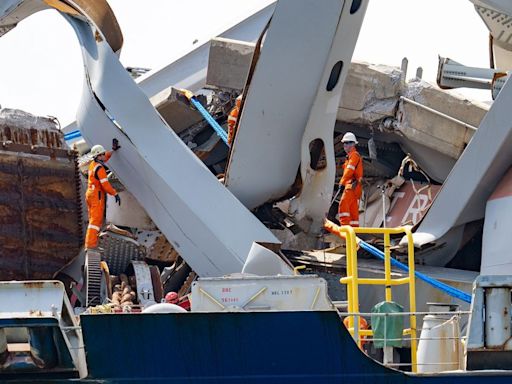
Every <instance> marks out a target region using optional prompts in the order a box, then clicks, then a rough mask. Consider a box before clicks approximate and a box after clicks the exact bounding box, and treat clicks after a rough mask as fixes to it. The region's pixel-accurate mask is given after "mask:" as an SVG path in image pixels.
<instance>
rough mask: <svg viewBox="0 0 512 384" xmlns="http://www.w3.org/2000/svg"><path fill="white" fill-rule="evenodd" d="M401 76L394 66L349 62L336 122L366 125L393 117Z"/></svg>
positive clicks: (400, 72)
mask: <svg viewBox="0 0 512 384" xmlns="http://www.w3.org/2000/svg"><path fill="white" fill-rule="evenodd" d="M401 75H402V71H400V69H398V68H395V67H389V66H386V65H372V64H368V63H356V62H353V63H352V64H351V66H350V70H349V72H348V76H347V80H345V85H344V87H343V92H342V95H341V102H340V107H339V109H338V116H337V118H338V120H341V121H345V122H351V123H370V122H373V121H378V120H382V119H383V118H384V117H386V116H394V114H395V113H394V111H395V108H396V104H397V102H398V98H399V96H400V91H401V85H400V78H401Z"/></svg>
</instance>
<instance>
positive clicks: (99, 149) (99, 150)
mask: <svg viewBox="0 0 512 384" xmlns="http://www.w3.org/2000/svg"><path fill="white" fill-rule="evenodd" d="M105 152H106V151H105V148H103V145H100V144H96V145H95V146H94V147H92V149H91V155H92V157H96V156H99V155H103V154H104V153H105Z"/></svg>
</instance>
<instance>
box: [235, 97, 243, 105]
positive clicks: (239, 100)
mask: <svg viewBox="0 0 512 384" xmlns="http://www.w3.org/2000/svg"><path fill="white" fill-rule="evenodd" d="M241 103H242V95H241V94H240V95H238V97H237V98H236V99H235V105H236V106H237V107H238V108H240V104H241Z"/></svg>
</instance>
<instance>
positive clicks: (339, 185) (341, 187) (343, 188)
mask: <svg viewBox="0 0 512 384" xmlns="http://www.w3.org/2000/svg"><path fill="white" fill-rule="evenodd" d="M344 190H345V186H344V185H342V184H338V192H339V193H342V192H343V191H344Z"/></svg>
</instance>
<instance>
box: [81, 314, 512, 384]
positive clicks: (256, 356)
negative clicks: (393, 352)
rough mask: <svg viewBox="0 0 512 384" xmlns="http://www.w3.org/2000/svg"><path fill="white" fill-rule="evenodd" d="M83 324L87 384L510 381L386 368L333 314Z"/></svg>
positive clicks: (124, 318)
mask: <svg viewBox="0 0 512 384" xmlns="http://www.w3.org/2000/svg"><path fill="white" fill-rule="evenodd" d="M81 319H82V329H83V335H84V342H85V349H86V353H87V364H88V369H89V379H90V380H92V381H95V380H105V381H107V382H110V383H126V382H140V383H143V382H162V383H164V382H165V383H265V384H270V383H280V384H282V383H308V384H311V383H344V384H345V383H346V384H348V383H354V384H363V383H371V384H376V383H393V384H400V383H448V382H450V384H454V383H479V384H482V383H486V384H487V383H501V384H503V383H508V382H512V372H510V373H497V372H491V373H489V372H487V373H485V374H484V373H464V374H441V375H439V374H438V375H425V376H417V375H407V374H405V373H402V372H399V371H395V370H392V369H389V368H386V367H384V366H382V365H381V364H379V363H378V362H376V361H374V360H372V359H370V358H369V357H368V356H366V355H365V354H364V353H363V352H361V351H360V350H359V349H358V348H357V346H356V345H355V343H354V342H353V341H352V338H351V336H350V335H349V333H348V332H347V331H346V329H345V327H344V326H343V325H342V323H341V321H340V319H339V317H338V316H337V314H336V313H334V312H265V313H255V312H252V313H187V314H165V315H164V314H145V315H141V314H138V315H137V314H134V315H131V314H124V315H85V316H82V317H81ZM86 381H87V380H86Z"/></svg>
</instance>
